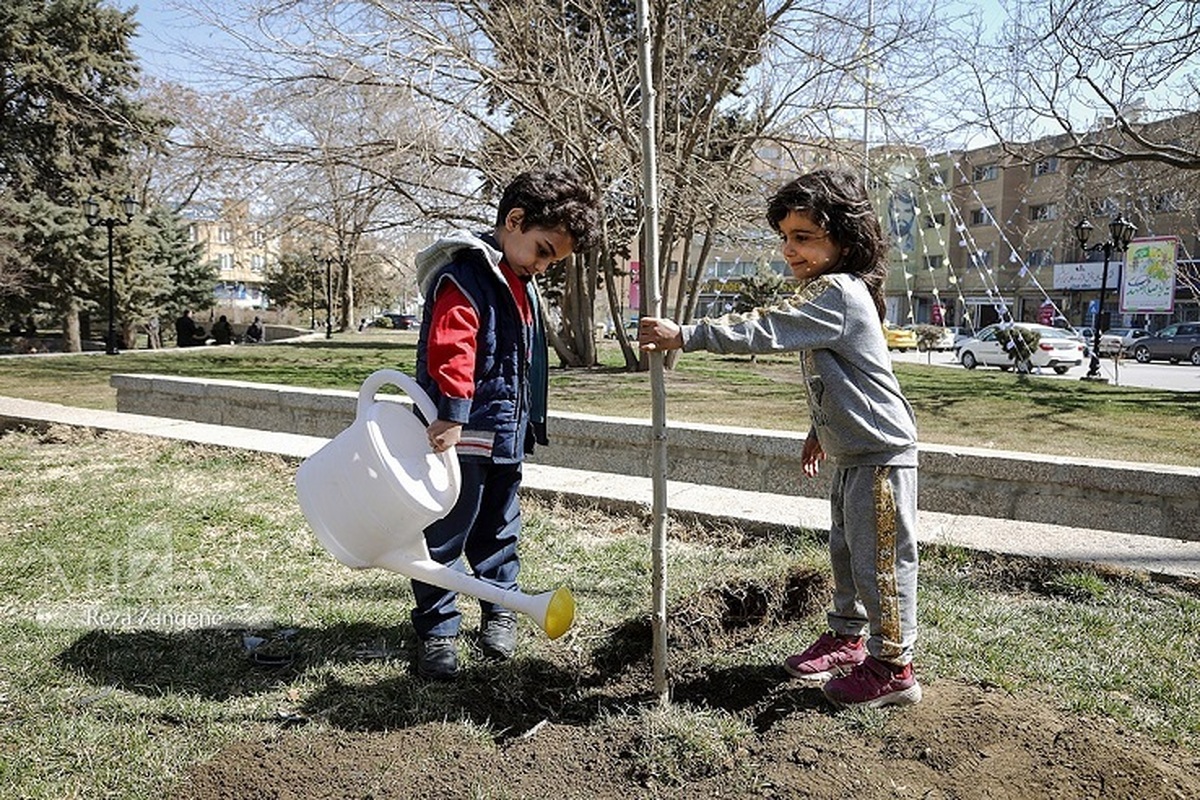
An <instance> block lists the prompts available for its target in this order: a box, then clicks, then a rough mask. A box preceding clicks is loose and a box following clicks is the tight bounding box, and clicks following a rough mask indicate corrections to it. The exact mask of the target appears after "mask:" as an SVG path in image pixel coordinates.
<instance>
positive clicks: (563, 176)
mask: <svg viewBox="0 0 1200 800" xmlns="http://www.w3.org/2000/svg"><path fill="white" fill-rule="evenodd" d="M514 208H520V209H523V210H524V211H525V221H524V223H523V224H522V225H521V229H522V230H525V229H527V228H529V227H536V228H551V229H553V228H558V227H562V228H564V229H566V231H567V233H568V234H570V236H571V238H572V239H574V240H575V248H574V249H575V252H577V253H578V252H582V251H584V250H588V249H590V248H591V247H592V246H593V245H594V244H595V242H596V238H597V236H598V229H599V227H600V208H599V204H598V203H597V202H596V196H595V194H593V193H592V190H591V187H590V186H588V185H587V184H586V183H585V182H584V181H583V179H581V178H580V177H579V175H578V174H577V173H576V172H575V171H574V170H572V169H571V168H569V167H563V166H554V167H547V168H545V169H536V170H530V171H528V172H522V173H521V174H520V175H518V176H517V177H515V178H513V180H512V182H511V183H509V184H508V186H507V188H505V190H504V196H503V197H501V198H500V206H499V210H498V212H497V214H496V224H497V225H503V224H504V220H505V218H506V217H508V212H510V211H512V210H513V209H514Z"/></svg>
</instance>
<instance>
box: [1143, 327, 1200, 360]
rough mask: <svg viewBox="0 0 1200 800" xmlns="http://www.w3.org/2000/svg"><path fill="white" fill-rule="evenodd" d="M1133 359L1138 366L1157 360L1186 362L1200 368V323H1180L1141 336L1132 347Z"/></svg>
mask: <svg viewBox="0 0 1200 800" xmlns="http://www.w3.org/2000/svg"><path fill="white" fill-rule="evenodd" d="M1133 357H1134V358H1136V359H1137V360H1138V363H1139V364H1148V363H1150V362H1151V361H1153V360H1155V359H1159V360H1166V361H1170V362H1171V363H1172V364H1178V363H1179V362H1180V361H1187V362H1190V363H1192V364H1195V365H1196V366H1198V367H1200V322H1180V323H1178V324H1175V325H1168V326H1167V327H1165V328H1163V329H1162V330H1161V331H1158V332H1157V333H1152V334H1150V335H1149V336H1143V337H1142V338H1141V339H1138V340H1137V341H1136V342H1135V343H1134V345H1133Z"/></svg>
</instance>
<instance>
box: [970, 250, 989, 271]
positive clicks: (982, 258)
mask: <svg viewBox="0 0 1200 800" xmlns="http://www.w3.org/2000/svg"><path fill="white" fill-rule="evenodd" d="M971 263H972V264H973V265H975V266H976V267H978V268H979V269H990V268H991V266H992V251H991V250H980V251H978V252H975V253H972V254H971Z"/></svg>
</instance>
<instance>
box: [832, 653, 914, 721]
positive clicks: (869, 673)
mask: <svg viewBox="0 0 1200 800" xmlns="http://www.w3.org/2000/svg"><path fill="white" fill-rule="evenodd" d="M823 691H824V692H825V696H826V697H827V698H829V700H830V701H832V702H833V703H835V704H837V705H839V706H863V707H864V708H880V707H882V706H911V705H912V704H913V703H919V702H921V684H919V683H917V678H916V676H915V675H913V668H912V664H905V665H904V668H903V669H901V670H900V671H899V672H897V671H896V668H895V667H894V666H892V665H891V664H888V663H886V662H883V661H880V660H879V659H877V658H874V657H872V656H868V657H867V660H866V661H864V662H863V663H861V664H859V665H858V666H857V667H855V668H854V669H853V670H851V671H850V674H849V675H843V676H842V677H840V678H833V679H832V680H830V681H829V682H828V683H826V684H825V688H824V689H823Z"/></svg>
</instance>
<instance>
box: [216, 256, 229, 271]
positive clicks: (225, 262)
mask: <svg viewBox="0 0 1200 800" xmlns="http://www.w3.org/2000/svg"><path fill="white" fill-rule="evenodd" d="M217 261H218V263H219V264H220V267H221V271H222V272H232V271H233V253H221V254H220V255H219V256H217Z"/></svg>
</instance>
